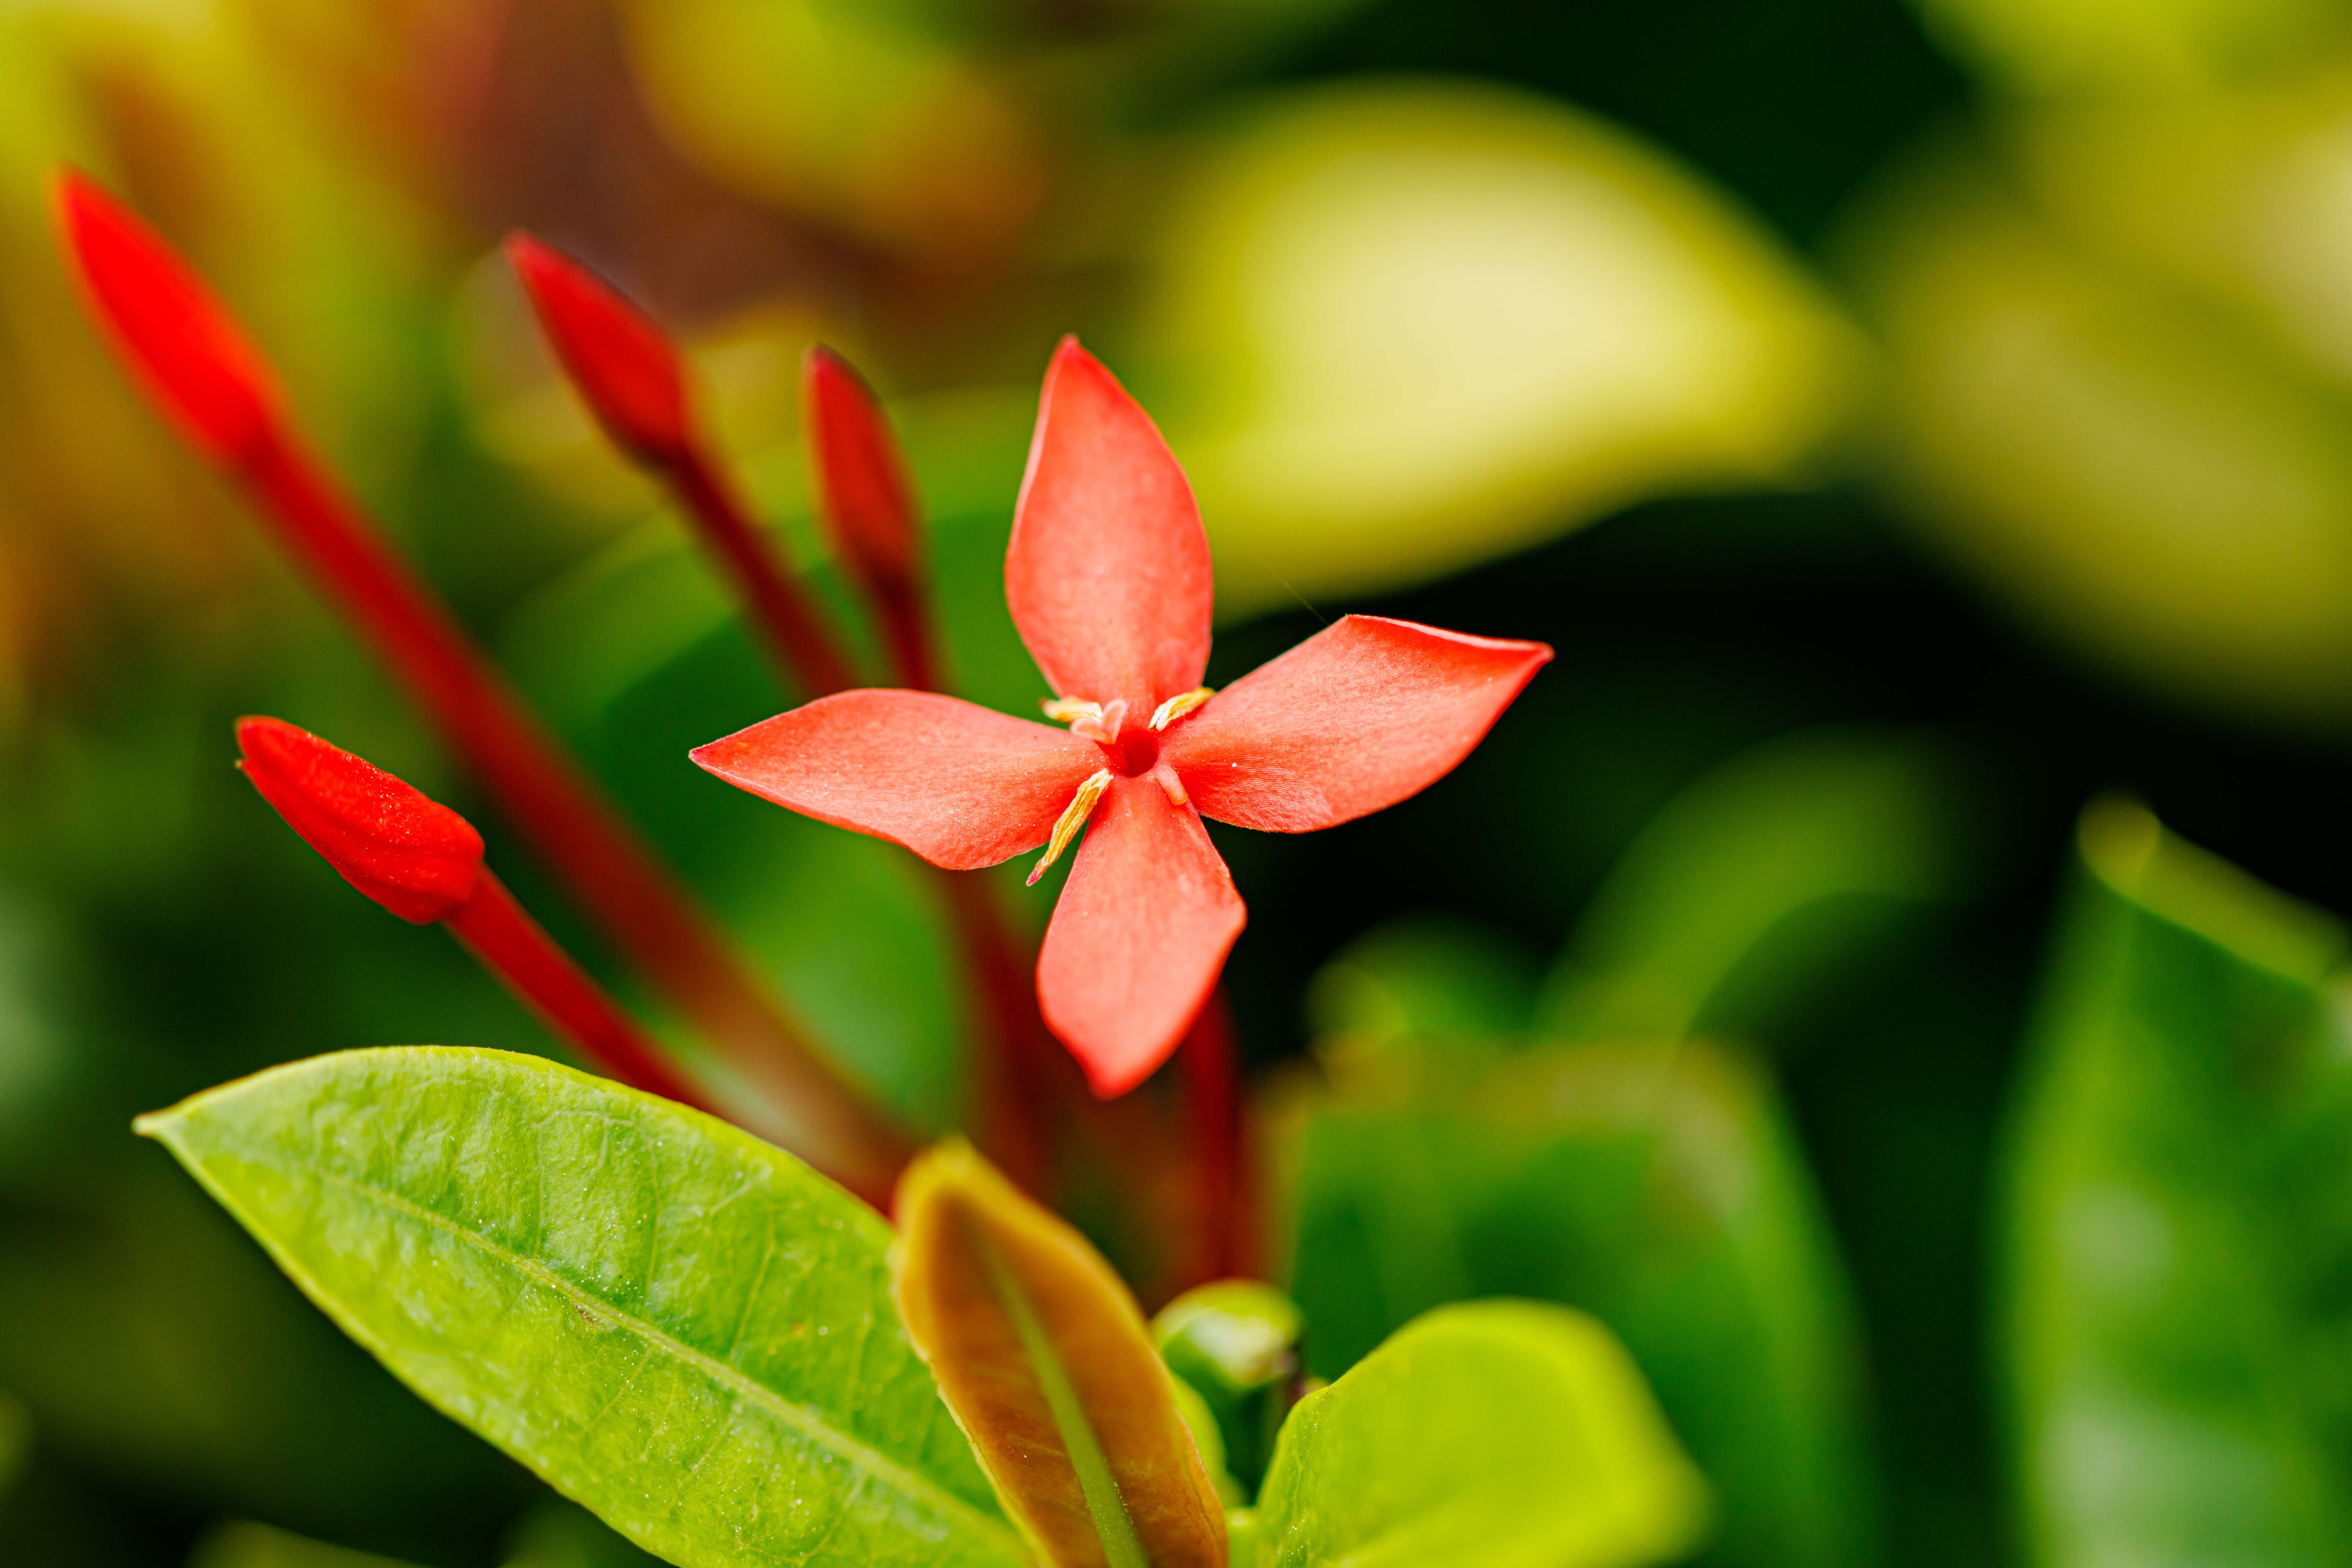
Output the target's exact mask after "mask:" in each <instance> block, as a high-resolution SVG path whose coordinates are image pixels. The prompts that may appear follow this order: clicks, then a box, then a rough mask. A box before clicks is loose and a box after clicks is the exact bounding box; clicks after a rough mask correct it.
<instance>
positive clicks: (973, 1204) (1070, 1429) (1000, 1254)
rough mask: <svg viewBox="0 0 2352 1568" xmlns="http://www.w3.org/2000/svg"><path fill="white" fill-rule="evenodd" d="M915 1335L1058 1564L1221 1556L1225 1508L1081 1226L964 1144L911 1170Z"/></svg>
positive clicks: (1004, 1489)
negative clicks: (1028, 1195)
mask: <svg viewBox="0 0 2352 1568" xmlns="http://www.w3.org/2000/svg"><path fill="white" fill-rule="evenodd" d="M896 1206H897V1210H898V1224H899V1227H900V1230H899V1243H898V1249H897V1251H896V1252H895V1253H894V1254H893V1256H892V1281H893V1288H894V1289H895V1290H896V1292H897V1296H898V1310H899V1311H900V1313H901V1314H902V1315H903V1316H904V1318H905V1319H906V1323H907V1331H908V1333H909V1334H910V1335H911V1336H912V1337H913V1340H914V1342H915V1344H916V1345H917V1346H918V1347H919V1349H920V1350H921V1352H922V1353H923V1356H924V1358H925V1359H926V1360H927V1361H929V1363H930V1364H931V1369H932V1371H933V1372H935V1373H937V1374H938V1375H939V1380H940V1392H941V1393H942V1394H945V1395H946V1398H947V1402H948V1405H949V1407H950V1409H952V1410H953V1411H954V1412H955V1415H956V1419H957V1420H958V1421H959V1422H961V1424H962V1426H963V1428H964V1431H965V1432H966V1433H967V1434H969V1435H970V1436H971V1444H972V1447H973V1449H974V1450H975V1451H976V1452H977V1453H978V1454H979V1456H980V1462H981V1464H982V1467H983V1468H985V1469H986V1470H987V1471H988V1475H989V1478H990V1479H992V1481H994V1482H995V1483H996V1488H997V1490H998V1492H999V1493H1000V1494H1001V1495H1002V1496H1003V1499H1004V1503H1005V1508H1006V1510H1007V1511H1008V1512H1009V1513H1011V1514H1012V1515H1013V1518H1014V1519H1015V1520H1017V1521H1019V1522H1020V1524H1021V1526H1022V1528H1023V1530H1024V1531H1026V1532H1027V1534H1028V1535H1029V1537H1030V1539H1031V1540H1032V1541H1033V1542H1035V1543H1036V1546H1037V1549H1038V1552H1039V1553H1040V1555H1042V1556H1043V1557H1044V1558H1045V1561H1046V1562H1047V1563H1052V1564H1054V1565H1055V1568H1224V1563H1225V1559H1226V1550H1225V1529H1224V1504H1223V1500H1221V1499H1220V1498H1219V1497H1218V1495H1217V1493H1216V1489H1215V1488H1214V1486H1213V1482H1212V1480H1211V1478H1210V1475H1209V1471H1208V1468H1207V1467H1206V1465H1205V1463H1204V1461H1203V1459H1202V1455H1201V1453H1200V1451H1199V1449H1198V1448H1197V1447H1195V1446H1194V1444H1193V1441H1192V1434H1191V1433H1190V1431H1189V1430H1188V1429H1187V1426H1186V1422H1185V1419H1184V1416H1183V1414H1182V1412H1181V1410H1180V1409H1179V1408H1178V1405H1177V1402H1176V1395H1175V1392H1174V1384H1175V1379H1174V1378H1173V1377H1172V1376H1171V1374H1170V1373H1169V1371H1168V1369H1167V1368H1166V1367H1164V1366H1162V1365H1161V1364H1160V1358H1159V1356H1158V1355H1157V1354H1156V1353H1154V1352H1153V1350H1152V1348H1151V1342H1150V1339H1148V1338H1147V1337H1146V1336H1145V1333H1144V1324H1143V1313H1142V1311H1141V1310H1140V1309H1139V1308H1138V1307H1137V1306H1136V1304H1135V1298H1134V1297H1133V1296H1132V1295H1130V1294H1129V1292H1128V1289H1127V1287H1126V1286H1125V1285H1123V1284H1121V1283H1120V1282H1119V1279H1118V1275H1117V1274H1115V1273H1113V1272H1112V1271H1111V1268H1110V1265H1109V1264H1108V1263H1106V1262H1104V1261H1103V1258H1102V1255H1101V1254H1100V1253H1098V1252H1097V1251H1096V1250H1095V1249H1094V1248H1093V1247H1091V1246H1089V1245H1088V1244H1087V1240H1086V1238H1085V1237H1082V1236H1080V1235H1079V1234H1078V1233H1077V1232H1076V1230H1073V1229H1072V1228H1071V1227H1070V1226H1068V1225H1067V1224H1066V1223H1065V1222H1064V1221H1062V1220H1061V1219H1060V1218H1059V1217H1057V1216H1056V1215H1053V1214H1052V1213H1050V1212H1049V1211H1047V1210H1046V1209H1045V1208H1043V1207H1041V1206H1039V1205H1036V1204H1034V1203H1033V1202H1031V1201H1030V1200H1029V1199H1028V1198H1026V1197H1024V1196H1023V1195H1022V1194H1021V1193H1020V1192H1019V1191H1018V1190H1017V1189H1016V1188H1014V1187H1013V1184H1011V1183H1010V1182H1007V1181H1006V1180H1005V1179H1004V1178H1003V1176H1002V1175H1000V1174H998V1173H997V1172H996V1171H995V1169H994V1168H993V1167H992V1166H990V1165H989V1164H988V1163H986V1162H985V1161H983V1160H982V1159H981V1157H980V1156H979V1155H978V1154H976V1153H974V1152H972V1150H971V1146H970V1145H969V1144H967V1143H964V1142H961V1141H954V1142H948V1143H943V1144H941V1145H940V1146H939V1147H938V1148H935V1149H932V1150H930V1151H929V1152H926V1153H924V1154H923V1155H921V1156H920V1157H919V1158H918V1159H917V1160H916V1161H915V1163H913V1164H911V1165H909V1166H908V1168H907V1173H906V1174H905V1175H904V1176H902V1177H901V1178H900V1179H899V1183H898V1202H897V1205H896Z"/></svg>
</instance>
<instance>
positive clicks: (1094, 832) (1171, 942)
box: [1037, 775, 1248, 1100]
mask: <svg viewBox="0 0 2352 1568" xmlns="http://www.w3.org/2000/svg"><path fill="white" fill-rule="evenodd" d="M1247 919H1248V912H1247V911H1246V910H1244V909H1243V907H1242V899H1241V895H1240V894H1239V893H1236V892H1235V891H1234V879H1233V878H1232V876H1231V875H1229V874H1228V873H1227V872H1226V870H1225V863H1224V861H1223V859H1222V858H1219V856H1218V854H1217V850H1216V847H1215V846H1214V845H1213V844H1211V843H1210V842H1209V835H1208V834H1207V832H1206V831H1204V830H1203V829H1202V826H1201V819H1200V817H1199V816H1195V815H1194V814H1193V813H1192V811H1191V810H1190V809H1189V808H1187V807H1184V806H1181V805H1172V804H1171V802H1170V801H1169V799H1168V795H1167V793H1166V792H1165V791H1164V790H1162V789H1161V788H1160V785H1159V784H1158V783H1157V782H1155V781H1154V780H1153V779H1151V778H1150V776H1149V775H1146V776H1143V777H1140V778H1122V779H1118V780H1115V781H1114V782H1113V783H1112V784H1111V786H1110V789H1109V791H1108V793H1107V794H1106V795H1104V797H1103V802H1102V804H1101V805H1099V806H1097V807H1096V809H1095V818H1094V825H1093V826H1091V827H1089V828H1088V829H1087V839H1086V842H1085V843H1084V844H1082V845H1080V846H1079V847H1078V858H1077V864H1076V865H1075V866H1073V867H1071V868H1070V879H1069V881H1068V882H1067V883H1066V884H1065V885H1064V886H1063V889H1062V898H1061V901H1060V902H1059V903H1057V904H1055V906H1054V920H1053V923H1052V924H1051V925H1049V926H1047V927H1046V928H1045V949H1044V951H1043V952H1040V953H1039V954H1038V955H1037V1000H1038V1002H1039V1003H1040V1004H1041V1005H1042V1006H1043V1008H1044V1010H1045V1022H1046V1024H1047V1025H1048V1026H1051V1027H1052V1029H1053V1031H1054V1033H1055V1035H1057V1036H1059V1037H1061V1040H1062V1043H1063V1044H1064V1045H1066V1046H1067V1047H1070V1052H1071V1054H1072V1055H1073V1056H1075V1057H1076V1058H1078V1065H1079V1066H1080V1067H1082V1068H1085V1069H1086V1073H1087V1081H1088V1082H1090V1083H1091V1084H1093V1085H1094V1090H1095V1092H1096V1093H1097V1094H1098V1095H1100V1096H1101V1097H1102V1098H1104V1099H1105V1100H1108V1099H1110V1098H1112V1097H1113V1096H1115V1095H1121V1094H1125V1093H1126V1092H1127V1091H1128V1090H1129V1089H1133V1088H1134V1087H1135V1086H1136V1085H1137V1084H1139V1083H1141V1082H1142V1081H1143V1080H1144V1079H1147V1078H1149V1077H1150V1076H1151V1071H1152V1069H1153V1068H1157V1067H1158V1066H1159V1065H1160V1063H1161V1062H1163V1061H1166V1060H1167V1059H1168V1056H1169V1053H1170V1052H1171V1051H1173V1050H1174V1049H1175V1048H1176V1046H1177V1042H1179V1041H1180V1040H1181V1039H1182V1038H1183V1037H1184V1031H1185V1030H1187V1029H1189V1028H1190V1027H1192V1020H1193V1018H1194V1017H1195V1016H1198V1015H1199V1013H1200V1011H1201V1005H1202V1003H1203V1002H1205V1001H1207V1000H1208V995H1209V990H1210V988H1211V987H1212V986H1213V985H1215V984H1216V983H1217V972H1218V971H1219V970H1220V969H1222V968H1223V967H1224V963H1225V953H1226V952H1227V951H1228V950H1229V949H1231V948H1232V946H1233V945H1234V938H1235V937H1237V936H1239V935H1241V933H1242V926H1243V925H1244V923H1245V922H1246V921H1247Z"/></svg>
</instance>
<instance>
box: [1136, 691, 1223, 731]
mask: <svg viewBox="0 0 2352 1568" xmlns="http://www.w3.org/2000/svg"><path fill="white" fill-rule="evenodd" d="M1216 694H1217V689H1216V688H1215V687H1213V686H1196V687H1194V688H1193V689H1192V690H1190V691H1187V692H1185V693H1184V694H1183V695H1182V696H1181V697H1171V698H1170V699H1169V700H1167V701H1165V702H1162V703H1161V704H1160V706H1159V707H1158V708H1156V709H1154V710H1152V714H1151V727H1152V728H1153V729H1155V730H1165V729H1166V728H1168V726H1169V725H1171V724H1173V723H1174V722H1176V721H1177V720H1179V719H1181V718H1182V717H1184V715H1185V714H1187V713H1190V712H1191V711H1192V710H1193V709H1195V708H1198V707H1199V706H1200V705H1201V704H1202V703H1203V702H1206V701H1207V700H1209V699H1210V698H1212V697H1214V696H1215V695H1216Z"/></svg>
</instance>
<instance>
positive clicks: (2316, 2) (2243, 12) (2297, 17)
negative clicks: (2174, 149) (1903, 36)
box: [1913, 0, 2347, 91]
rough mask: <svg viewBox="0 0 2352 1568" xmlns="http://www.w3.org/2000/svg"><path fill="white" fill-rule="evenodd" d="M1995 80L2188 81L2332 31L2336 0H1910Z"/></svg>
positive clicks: (2263, 60) (2234, 70)
mask: <svg viewBox="0 0 2352 1568" xmlns="http://www.w3.org/2000/svg"><path fill="white" fill-rule="evenodd" d="M1913 4H1914V5H1915V6H1916V9H1917V10H1918V11H1919V13H1920V14H1921V16H1923V17H1924V18H1925V19H1926V20H1927V22H1928V23H1929V24H1930V25H1931V26H1934V28H1935V29H1936V30H1937V32H1938V33H1939V34H1940V35H1942V36H1943V37H1945V38H1946V39H1948V41H1949V42H1950V44H1951V45H1952V46H1953V47H1954V48H1955V49H1956V50H1957V51H1958V53H1960V54H1961V55H1963V56H1964V57H1966V58H1969V59H1970V60H1972V61H1973V62H1974V63H1976V64H1977V65H1979V66H1980V67H1982V68H1984V69H1985V71H1986V72H1987V74H1989V75H1990V77H1991V78H1992V79H1994V80H1996V81H1998V82H2000V83H2002V84H2004V85H2007V86H2011V87H2016V88H2023V89H2032V90H2036V91H2055V90H2060V89H2074V90H2084V89H2090V90H2098V91H2116V90H2117V89H2123V90H2126V91H2128V90H2133V89H2137V90H2143V91H2144V90H2146V89H2151V88H2156V89H2165V88H2175V89H2177V88H2180V87H2186V86H2196V85H2200V84H2202V83H2206V82H2210V81H2212V80H2214V79H2218V78H2223V77H2227V76H2231V75H2234V74H2238V73H2242V72H2245V71H2248V70H2252V69H2257V68H2263V67H2265V66H2271V67H2275V66H2278V65H2280V64H2290V65H2291V64H2294V63H2295V62H2296V61H2297V59H2298V58H2299V53H2300V51H2302V50H2305V49H2307V48H2308V47H2310V46H2311V45H2313V44H2314V43H2315V42H2319V41H2323V40H2327V39H2331V38H2338V37H2342V36H2343V35H2344V33H2345V31H2346V24H2347V15H2346V12H2345V8H2344V6H2343V5H2342V4H2341V0H1913Z"/></svg>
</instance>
